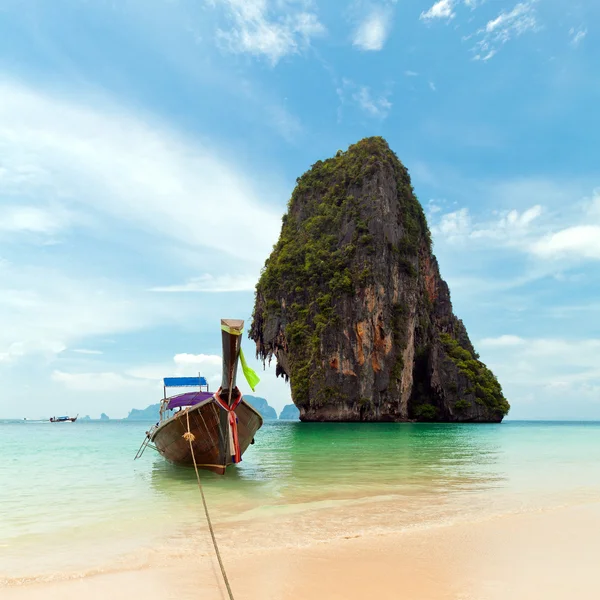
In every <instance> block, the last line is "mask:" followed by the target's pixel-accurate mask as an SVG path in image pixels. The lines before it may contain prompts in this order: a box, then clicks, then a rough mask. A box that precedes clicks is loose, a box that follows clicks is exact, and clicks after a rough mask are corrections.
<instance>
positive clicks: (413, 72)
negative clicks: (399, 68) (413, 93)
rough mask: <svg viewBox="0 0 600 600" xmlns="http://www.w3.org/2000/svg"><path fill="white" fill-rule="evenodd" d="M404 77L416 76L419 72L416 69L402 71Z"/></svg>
mask: <svg viewBox="0 0 600 600" xmlns="http://www.w3.org/2000/svg"><path fill="white" fill-rule="evenodd" d="M404 75H406V77H418V76H419V74H418V73H417V72H416V71H404Z"/></svg>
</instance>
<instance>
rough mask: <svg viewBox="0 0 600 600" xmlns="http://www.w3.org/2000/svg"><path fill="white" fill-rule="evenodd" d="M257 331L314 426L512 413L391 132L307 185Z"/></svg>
mask: <svg viewBox="0 0 600 600" xmlns="http://www.w3.org/2000/svg"><path fill="white" fill-rule="evenodd" d="M249 335H250V338H251V339H253V340H254V341H255V342H256V346H257V356H259V357H261V358H262V360H263V361H270V360H271V358H272V357H275V359H276V361H277V368H276V372H277V375H281V376H284V377H285V378H287V379H289V381H290V385H291V391H292V400H293V401H294V404H295V405H296V406H297V407H298V408H299V410H300V418H301V420H303V421H405V420H424V421H471V422H473V421H475V422H498V421H501V420H502V418H503V417H504V415H505V414H506V413H507V412H508V410H509V408H510V407H509V404H508V402H507V401H506V399H505V398H504V396H503V394H502V389H501V387H500V384H499V383H498V381H497V379H496V378H495V376H494V375H493V374H492V372H491V371H490V370H489V369H487V367H486V366H485V365H484V364H483V363H482V362H480V361H479V360H478V358H479V357H478V355H477V354H476V352H475V350H474V348H473V345H472V344H471V341H470V340H469V336H468V335H467V331H466V329H465V327H464V325H463V323H462V321H460V320H459V319H458V318H457V317H456V316H455V315H454V314H453V312H452V304H451V302H450V292H449V289H448V286H447V284H446V283H445V281H444V280H443V279H442V278H441V277H440V273H439V269H438V263H437V261H436V258H435V256H434V255H433V253H432V248H431V237H430V234H429V229H428V227H427V222H426V219H425V215H424V212H423V209H422V207H421V205H420V203H419V201H418V200H417V199H416V197H415V195H414V193H413V188H412V185H411V182H410V177H409V174H408V171H407V170H406V168H405V167H404V166H403V165H402V163H401V162H400V161H399V160H398V158H397V157H396V155H395V154H394V153H393V152H392V151H391V150H390V148H389V146H388V145H387V143H386V142H385V140H383V139H382V138H379V137H374V138H366V139H364V140H361V141H360V142H358V143H357V144H354V145H352V146H350V147H349V148H348V150H347V151H346V152H342V151H339V152H338V153H337V155H336V156H335V157H333V158H330V159H328V160H325V161H318V162H317V163H316V164H314V165H313V166H312V168H311V169H310V170H309V171H308V172H306V173H305V174H304V175H303V176H302V177H300V178H299V179H298V180H297V186H296V189H295V190H294V192H293V194H292V197H291V199H290V201H289V205H288V212H287V214H285V215H284V217H283V223H282V228H281V234H280V238H279V241H278V242H277V244H276V245H275V247H274V249H273V252H272V253H271V256H270V257H269V258H268V259H267V261H266V263H265V267H264V269H263V272H262V274H261V277H260V280H259V282H258V284H257V286H256V301H255V306H254V313H253V322H252V326H251V328H250V331H249Z"/></svg>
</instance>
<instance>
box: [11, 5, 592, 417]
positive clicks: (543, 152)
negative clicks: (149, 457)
mask: <svg viewBox="0 0 600 600" xmlns="http://www.w3.org/2000/svg"><path fill="white" fill-rule="evenodd" d="M599 22H600V3H598V2H597V1H596V0H572V1H571V0H570V1H569V2H565V1H564V0H523V1H521V2H515V1H514V0H487V1H486V0H440V1H438V2H432V0H397V1H395V0H345V1H336V0H119V1H116V0H114V1H113V0H53V2H47V1H46V0H0V323H1V327H0V383H1V386H2V392H1V394H0V416H2V417H4V418H23V417H28V418H47V417H49V416H52V415H56V414H59V413H60V414H73V413H79V414H80V415H86V414H89V415H91V416H92V417H98V416H99V414H100V413H101V412H106V413H107V414H108V415H109V416H110V417H113V418H119V417H124V416H126V415H127V413H128V411H129V410H130V409H131V408H133V407H136V408H144V407H145V406H147V405H149V404H152V403H155V402H157V401H158V400H159V398H160V397H161V395H162V386H161V383H160V382H161V379H162V377H165V376H169V375H194V374H195V373H198V372H200V373H202V374H203V375H205V376H206V377H207V378H208V379H209V382H210V384H211V386H212V387H211V389H216V387H218V383H219V379H220V376H219V374H220V364H221V362H220V357H219V356H220V351H221V347H220V344H221V339H220V329H219V319H221V318H243V319H245V320H246V331H247V329H248V327H249V325H250V322H251V314H252V307H253V300H254V285H255V283H256V281H257V279H258V277H259V275H260V271H261V268H262V266H263V264H264V261H265V259H266V258H267V257H268V255H269V253H270V251H271V249H272V246H273V244H274V243H275V242H276V240H277V237H278V234H279V230H280V225H281V217H282V215H283V213H284V212H285V210H286V206H287V202H288V199H289V197H290V195H291V192H292V190H293V188H294V185H295V182H296V178H297V177H299V176H300V175H301V174H302V173H303V172H305V171H306V170H307V169H309V168H310V166H311V165H312V164H313V163H315V162H316V161H317V160H319V159H324V158H327V157H329V156H332V155H334V154H335V153H336V151H337V150H338V149H346V148H347V147H348V145H350V144H352V143H354V142H356V141H358V140H360V139H361V138H364V137H367V136H372V135H381V136H383V137H385V139H386V140H387V141H388V143H389V144H390V146H391V148H392V149H393V150H394V151H395V152H396V153H397V155H398V157H399V158H400V159H401V160H402V162H403V163H404V164H405V165H406V166H407V168H408V169H409V172H410V174H411V177H412V180H413V185H414V188H415V192H416V194H417V196H418V198H419V199H420V201H421V203H422V204H423V206H424V207H425V210H426V213H427V216H428V220H429V224H430V228H431V230H432V234H433V241H434V252H435V254H436V256H437V257H438V259H439V263H440V269H441V274H442V276H443V277H444V279H446V280H447V281H448V283H449V285H450V289H451V294H452V301H453V304H454V309H455V312H456V314H457V315H458V316H459V317H460V318H461V319H462V320H463V321H464V323H465V325H466V326H467V329H468V331H469V334H470V336H471V339H472V341H473V343H474V345H475V347H476V349H477V350H478V351H479V353H480V355H481V359H482V360H483V361H484V362H486V364H488V366H490V368H492V370H493V371H494V372H495V373H496V374H497V376H498V378H499V380H500V383H501V384H502V386H503V389H504V391H505V394H506V396H507V398H508V399H509V401H510V402H511V405H512V409H511V412H510V415H509V418H512V419H600V279H599V275H600V160H599V151H598V139H600V120H599V119H598V118H597V117H594V114H596V115H597V114H598V104H599V101H600V79H599V78H598V76H597V65H598V61H599V59H600V38H599V37H598V29H597V24H598V23H599ZM243 347H244V351H245V354H246V356H248V357H249V358H250V359H251V360H250V363H251V364H252V365H253V366H254V367H255V369H256V370H257V371H258V374H259V376H260V377H261V382H260V384H259V386H258V387H257V388H256V392H255V393H256V395H260V396H263V397H266V398H267V399H268V401H269V403H270V404H271V405H272V406H274V407H275V408H276V409H278V410H280V409H281V408H282V407H283V405H285V404H287V403H289V402H290V392H289V386H288V385H287V384H286V383H285V382H284V381H283V380H282V379H276V378H275V374H274V371H275V369H274V364H272V365H271V366H270V367H269V366H268V365H267V367H266V369H265V370H263V367H262V364H259V363H258V361H256V360H254V358H253V357H254V353H255V350H254V344H253V342H252V341H251V340H249V339H248V337H247V333H245V334H244V341H243ZM245 391H248V392H249V390H245Z"/></svg>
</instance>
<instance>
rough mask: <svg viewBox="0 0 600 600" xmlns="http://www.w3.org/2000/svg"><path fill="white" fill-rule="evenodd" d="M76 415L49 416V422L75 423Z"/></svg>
mask: <svg viewBox="0 0 600 600" xmlns="http://www.w3.org/2000/svg"><path fill="white" fill-rule="evenodd" d="M78 416H79V415H77V416H76V417H50V423H69V422H70V423H75V421H77V417H78Z"/></svg>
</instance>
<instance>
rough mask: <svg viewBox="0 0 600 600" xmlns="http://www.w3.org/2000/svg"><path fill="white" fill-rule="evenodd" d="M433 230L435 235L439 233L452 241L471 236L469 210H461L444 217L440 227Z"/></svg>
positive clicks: (439, 224) (437, 226)
mask: <svg viewBox="0 0 600 600" xmlns="http://www.w3.org/2000/svg"><path fill="white" fill-rule="evenodd" d="M432 230H433V231H434V233H438V232H439V233H440V234H441V235H443V236H444V237H445V238H447V239H448V240H450V241H452V240H455V239H459V238H464V237H467V236H469V235H470V233H471V216H470V214H469V209H467V208H461V209H460V210H457V211H454V212H451V213H447V214H445V215H443V216H442V218H441V219H440V221H439V223H438V225H436V226H435V227H433V228H432Z"/></svg>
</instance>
